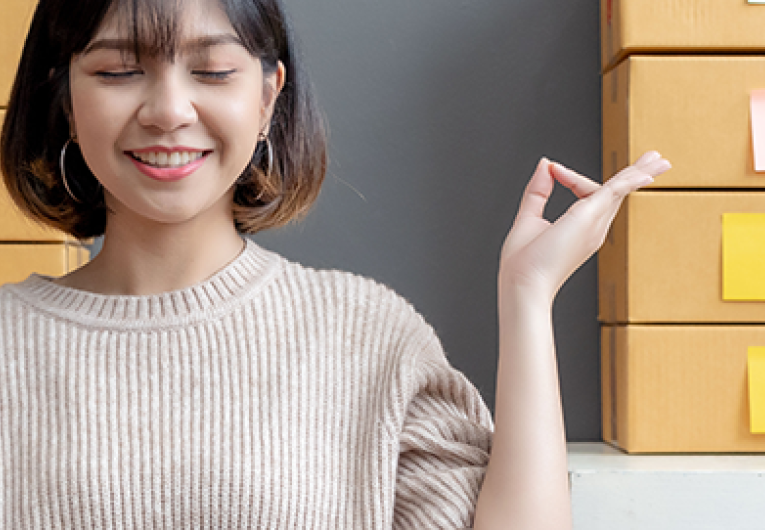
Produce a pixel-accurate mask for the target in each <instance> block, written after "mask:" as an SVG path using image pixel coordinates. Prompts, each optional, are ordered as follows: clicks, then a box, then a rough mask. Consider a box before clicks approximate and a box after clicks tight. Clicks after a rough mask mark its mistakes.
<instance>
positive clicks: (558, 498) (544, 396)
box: [474, 286, 571, 530]
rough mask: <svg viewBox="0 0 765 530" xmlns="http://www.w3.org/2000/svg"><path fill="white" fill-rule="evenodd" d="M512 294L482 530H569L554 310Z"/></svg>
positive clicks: (480, 508) (480, 511)
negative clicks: (553, 321) (553, 322)
mask: <svg viewBox="0 0 765 530" xmlns="http://www.w3.org/2000/svg"><path fill="white" fill-rule="evenodd" d="M502 288H503V287H502V286H501V287H500V289H502ZM505 288H506V289H510V291H509V292H508V291H506V292H504V293H501V296H500V300H501V301H500V307H499V311H500V315H499V316H500V349H499V365H498V371H497V392H496V405H495V424H496V427H495V434H494V443H493V446H492V454H491V459H490V462H489V466H488V469H487V472H486V478H485V480H484V484H483V487H482V489H481V493H480V496H479V499H478V505H477V508H476V517H475V526H474V527H475V529H476V530H495V529H508V530H525V529H533V530H547V529H550V530H552V529H555V530H566V529H569V528H571V508H570V496H569V489H568V471H567V462H566V440H565V433H564V427H563V414H562V407H561V400H560V390H559V383H558V372H557V363H556V358H555V345H554V339H553V330H552V318H551V306H550V303H548V302H547V301H545V297H544V296H539V295H538V293H536V292H534V293H532V292H528V291H523V290H522V289H518V288H515V287H507V286H505Z"/></svg>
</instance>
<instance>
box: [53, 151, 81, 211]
mask: <svg viewBox="0 0 765 530" xmlns="http://www.w3.org/2000/svg"><path fill="white" fill-rule="evenodd" d="M72 141H76V139H75V138H74V137H72V138H69V139H68V140H67V141H66V143H65V144H64V147H62V148H61V155H60V156H59V158H58V165H59V167H60V169H61V180H63V181H64V188H66V192H67V193H68V194H69V196H70V197H71V198H72V200H73V201H74V202H77V203H80V204H82V201H81V200H80V199H78V198H77V197H75V196H74V193H72V189H71V188H70V187H69V183H68V182H67V181H66V169H64V166H65V163H64V161H65V160H64V159H65V158H66V148H67V147H69V144H70V143H72Z"/></svg>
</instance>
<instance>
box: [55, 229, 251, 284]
mask: <svg viewBox="0 0 765 530" xmlns="http://www.w3.org/2000/svg"><path fill="white" fill-rule="evenodd" d="M243 248H244V242H243V240H242V238H241V236H240V235H239V234H238V233H237V231H236V229H235V228H234V222H233V219H225V218H224V219H220V221H218V222H216V221H212V222H211V220H210V219H192V220H189V221H187V222H184V223H182V224H180V225H178V224H165V225H163V224H158V223H146V222H143V223H142V222H140V221H136V220H135V219H131V222H130V223H120V222H112V220H110V222H109V223H107V229H106V233H105V235H104V243H103V248H102V249H101V251H100V252H99V254H98V255H97V256H96V257H95V258H94V259H93V260H92V261H91V262H90V263H89V264H88V265H86V266H85V267H83V268H81V269H79V270H78V271H76V272H75V273H73V274H71V275H70V276H68V277H65V278H62V279H61V281H60V283H61V284H63V285H67V286H69V287H75V288H79V289H83V290H87V291H91V292H96V293H101V294H110V295H150V294H158V293H163V292H169V291H174V290H178V289H184V288H186V287H190V286H192V285H195V284H198V283H200V282H202V281H204V280H206V279H208V278H210V277H211V276H212V275H214V274H215V273H216V272H218V271H219V270H221V269H222V268H224V267H225V266H226V265H227V264H229V263H230V262H231V261H233V260H234V259H235V258H236V257H237V256H238V255H239V254H240V253H241V252H242V249H243Z"/></svg>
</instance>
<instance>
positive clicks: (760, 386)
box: [749, 347, 765, 434]
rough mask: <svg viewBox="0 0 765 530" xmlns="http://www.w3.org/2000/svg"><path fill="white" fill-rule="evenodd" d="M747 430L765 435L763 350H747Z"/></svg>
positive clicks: (764, 354) (764, 361)
mask: <svg viewBox="0 0 765 530" xmlns="http://www.w3.org/2000/svg"><path fill="white" fill-rule="evenodd" d="M749 429H750V430H751V431H752V433H754V434H765V348H763V347H756V348H755V347H752V348H749Z"/></svg>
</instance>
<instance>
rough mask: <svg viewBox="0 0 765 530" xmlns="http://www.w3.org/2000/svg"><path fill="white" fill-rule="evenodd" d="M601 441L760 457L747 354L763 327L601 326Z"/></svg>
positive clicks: (764, 337)
mask: <svg viewBox="0 0 765 530" xmlns="http://www.w3.org/2000/svg"><path fill="white" fill-rule="evenodd" d="M601 340H602V342H601V345H602V356H601V373H602V404H603V409H602V410H603V439H604V441H606V442H609V443H611V444H613V445H615V446H617V447H619V448H621V449H623V450H625V451H627V452H630V453H674V452H693V453H697V452H765V434H752V432H751V431H750V419H749V408H750V405H749V389H748V383H747V371H748V362H747V361H748V349H749V347H752V346H765V326H615V327H610V326H603V328H602V335H601Z"/></svg>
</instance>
